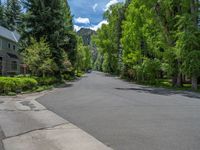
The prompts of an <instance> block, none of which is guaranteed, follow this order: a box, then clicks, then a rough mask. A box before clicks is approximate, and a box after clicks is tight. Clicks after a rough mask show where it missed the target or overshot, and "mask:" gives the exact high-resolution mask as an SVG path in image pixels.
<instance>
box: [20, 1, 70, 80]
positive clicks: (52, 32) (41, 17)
mask: <svg viewBox="0 0 200 150" xmlns="http://www.w3.org/2000/svg"><path fill="white" fill-rule="evenodd" d="M63 2H64V1H62V0H52V1H48V0H27V2H25V6H26V8H27V13H26V14H25V15H24V17H23V22H24V26H25V31H24V33H23V38H24V39H25V42H26V43H28V45H29V43H30V37H33V38H35V39H36V41H37V42H39V40H40V38H41V37H45V39H46V41H47V43H49V46H50V50H51V54H52V55H51V56H52V59H53V60H54V62H55V63H56V64H57V66H58V67H59V69H58V70H57V72H55V75H57V76H58V77H59V78H61V70H63V67H64V66H63V61H64V60H63V57H62V54H63V49H65V47H66V45H67V44H69V40H70V37H68V34H67V28H66V19H67V18H65V16H66V15H65V13H63V12H64V9H65V7H64V5H63V4H64V3H63Z"/></svg>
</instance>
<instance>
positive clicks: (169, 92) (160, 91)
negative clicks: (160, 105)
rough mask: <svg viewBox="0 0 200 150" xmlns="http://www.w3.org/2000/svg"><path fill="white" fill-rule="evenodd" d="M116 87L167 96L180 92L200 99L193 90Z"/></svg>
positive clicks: (199, 95)
mask: <svg viewBox="0 0 200 150" xmlns="http://www.w3.org/2000/svg"><path fill="white" fill-rule="evenodd" d="M115 89H117V90H123V91H137V92H140V93H151V94H157V95H165V96H170V95H175V94H179V95H182V96H185V97H189V98H197V99H200V94H198V93H195V92H192V91H176V90H170V89H163V88H150V87H138V88H115Z"/></svg>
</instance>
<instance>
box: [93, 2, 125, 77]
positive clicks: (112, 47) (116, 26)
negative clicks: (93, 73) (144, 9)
mask: <svg viewBox="0 0 200 150" xmlns="http://www.w3.org/2000/svg"><path fill="white" fill-rule="evenodd" d="M123 10H124V7H123V4H122V3H118V4H115V5H113V6H111V7H110V8H109V10H108V11H107V12H105V14H104V17H105V18H106V19H107V21H108V24H107V25H103V26H102V28H101V29H99V30H98V31H97V35H96V37H95V36H94V41H95V45H97V46H98V47H100V49H99V50H102V52H99V53H102V54H103V70H104V71H105V72H109V73H113V74H119V72H120V70H121V62H122V58H121V57H122V56H121V55H122V51H121V44H120V39H121V32H122V29H121V23H122V20H123V17H124V16H123V15H124V14H123V12H124V11H123ZM95 39H96V40H95Z"/></svg>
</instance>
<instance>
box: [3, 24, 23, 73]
mask: <svg viewBox="0 0 200 150" xmlns="http://www.w3.org/2000/svg"><path fill="white" fill-rule="evenodd" d="M19 39H20V35H19V34H18V33H17V32H12V31H10V30H8V29H6V28H4V27H2V26H0V75H3V76H6V75H16V74H19V73H20V57H19V54H18V41H19Z"/></svg>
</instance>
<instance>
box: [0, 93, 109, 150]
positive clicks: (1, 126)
mask: <svg viewBox="0 0 200 150" xmlns="http://www.w3.org/2000/svg"><path fill="white" fill-rule="evenodd" d="M44 94H45V93H40V94H30V95H21V96H17V97H0V141H1V142H0V150H2V149H4V150H111V148H109V147H107V146H106V145H104V144H103V143H101V142H100V141H98V140H97V139H95V138H94V137H92V136H91V135H89V134H87V133H86V132H84V131H83V130H81V129H79V128H78V127H76V126H75V125H73V124H71V123H69V122H68V121H66V120H64V119H63V118H61V117H59V116H58V115H56V114H55V113H53V112H51V111H49V110H47V109H46V108H45V107H44V106H42V105H41V104H39V103H38V102H36V101H35V99H36V98H38V97H40V96H42V95H44Z"/></svg>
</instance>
